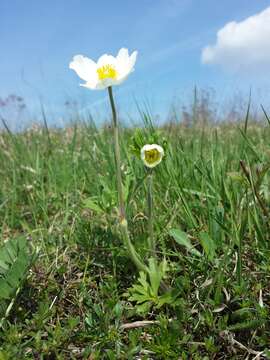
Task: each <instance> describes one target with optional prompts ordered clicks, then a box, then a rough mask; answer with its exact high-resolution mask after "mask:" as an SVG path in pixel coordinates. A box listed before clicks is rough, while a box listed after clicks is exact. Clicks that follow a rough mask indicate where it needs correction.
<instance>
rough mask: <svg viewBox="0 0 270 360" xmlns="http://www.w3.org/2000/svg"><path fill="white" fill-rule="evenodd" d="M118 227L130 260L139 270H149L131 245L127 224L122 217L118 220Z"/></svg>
mask: <svg viewBox="0 0 270 360" xmlns="http://www.w3.org/2000/svg"><path fill="white" fill-rule="evenodd" d="M120 227H121V233H122V239H123V241H124V244H125V246H126V248H127V250H128V253H129V256H130V258H131V260H132V261H133V263H134V264H135V265H136V266H137V268H138V270H139V271H144V272H146V273H148V272H149V270H148V268H147V266H146V265H145V264H144V263H143V262H142V261H141V259H140V257H139V255H138V253H137V251H136V250H135V248H134V246H133V245H132V243H131V241H130V237H129V233H128V225H127V221H126V219H123V220H122V221H121V222H120Z"/></svg>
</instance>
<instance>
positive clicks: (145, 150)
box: [141, 144, 164, 168]
mask: <svg viewBox="0 0 270 360" xmlns="http://www.w3.org/2000/svg"><path fill="white" fill-rule="evenodd" d="M163 156H164V150H163V148H162V147H161V146H159V145H157V144H151V145H148V144H147V145H144V146H143V147H142V149H141V159H142V161H143V162H144V165H145V166H147V167H149V168H153V167H155V166H157V165H158V164H159V163H160V162H161V160H162V158H163Z"/></svg>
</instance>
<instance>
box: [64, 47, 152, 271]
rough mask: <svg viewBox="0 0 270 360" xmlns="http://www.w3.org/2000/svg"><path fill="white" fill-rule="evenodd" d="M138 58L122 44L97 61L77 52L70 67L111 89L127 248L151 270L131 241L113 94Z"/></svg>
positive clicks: (94, 86)
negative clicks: (116, 49) (114, 88)
mask: <svg viewBox="0 0 270 360" xmlns="http://www.w3.org/2000/svg"><path fill="white" fill-rule="evenodd" d="M136 58H137V51H134V52H133V53H132V54H131V55H130V56H129V54H128V50H127V49H125V48H122V49H120V50H119V52H118V55H117V56H116V57H114V56H112V55H107V54H104V55H102V56H101V57H100V58H99V59H98V61H97V63H95V62H94V61H93V60H91V59H89V58H87V57H84V56H82V55H76V56H74V58H73V61H72V62H71V63H70V64H69V67H70V69H73V70H75V72H76V73H77V75H78V76H79V77H80V78H82V79H83V80H85V81H86V83H85V84H81V86H84V87H87V88H89V89H92V90H102V89H106V88H107V89H108V94H109V99H110V105H111V109H112V125H113V126H112V127H113V133H114V153H115V165H116V179H117V192H118V203H119V225H120V229H121V234H122V239H123V241H124V243H125V246H126V248H127V250H128V253H129V256H130V258H131V259H132V261H133V262H134V264H135V265H136V266H137V268H138V269H139V270H140V271H145V272H148V268H147V266H146V265H145V264H144V263H143V262H142V260H141V259H140V257H139V255H138V253H137V252H136V250H135V248H134V246H133V244H132V243H131V241H130V237H129V232H128V223H127V220H126V211H125V204H124V192H123V183H122V173H121V158H120V145H119V124H118V119H117V113H116V107H115V103H114V98H113V91H112V86H115V85H119V84H121V83H122V82H123V81H124V80H126V79H127V77H128V75H129V74H130V73H131V72H132V71H134V65H135V62H136Z"/></svg>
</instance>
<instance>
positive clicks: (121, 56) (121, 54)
mask: <svg viewBox="0 0 270 360" xmlns="http://www.w3.org/2000/svg"><path fill="white" fill-rule="evenodd" d="M128 59H129V55H128V49H126V48H122V49H120V50H119V51H118V54H117V56H116V60H117V62H118V63H119V62H127V61H128Z"/></svg>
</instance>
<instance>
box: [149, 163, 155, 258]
mask: <svg viewBox="0 0 270 360" xmlns="http://www.w3.org/2000/svg"><path fill="white" fill-rule="evenodd" d="M147 206H148V214H147V215H148V234H149V238H148V245H149V250H150V252H151V254H152V256H155V252H156V244H155V239H154V224H153V173H152V169H150V170H149V173H148V176H147Z"/></svg>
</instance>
